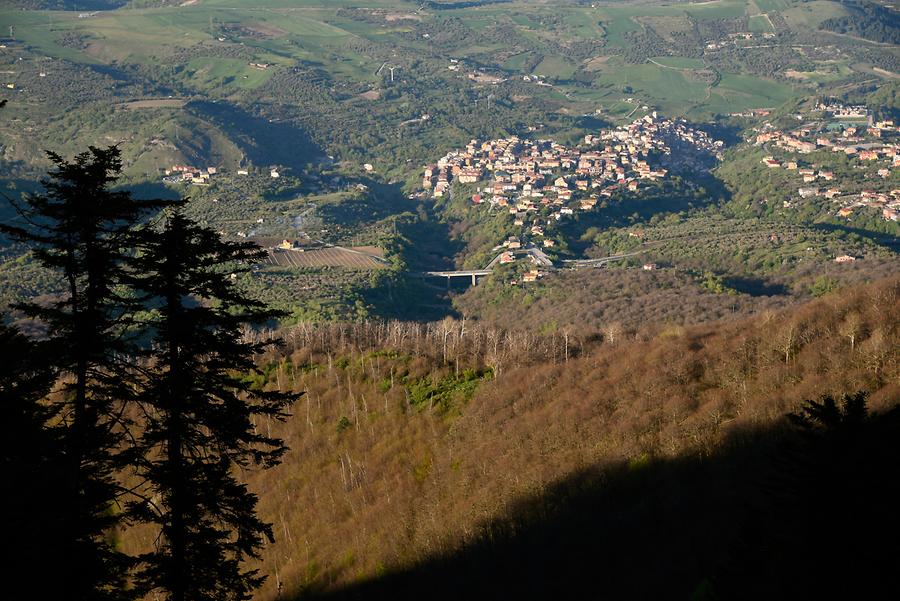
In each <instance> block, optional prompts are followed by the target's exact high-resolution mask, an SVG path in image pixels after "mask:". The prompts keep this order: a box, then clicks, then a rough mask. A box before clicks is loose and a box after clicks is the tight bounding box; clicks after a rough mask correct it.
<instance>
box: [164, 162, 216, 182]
mask: <svg viewBox="0 0 900 601" xmlns="http://www.w3.org/2000/svg"><path fill="white" fill-rule="evenodd" d="M217 172H218V169H217V168H216V167H206V168H202V169H201V168H198V167H191V166H190V165H172V166H171V167H169V168H168V169H166V170H165V174H166V176H165V177H164V178H163V181H165V182H167V183H172V184H175V183H178V182H188V183H191V184H195V185H197V186H208V185H209V180H210V178H211V177H212V176H214V175H215V174H216V173H217Z"/></svg>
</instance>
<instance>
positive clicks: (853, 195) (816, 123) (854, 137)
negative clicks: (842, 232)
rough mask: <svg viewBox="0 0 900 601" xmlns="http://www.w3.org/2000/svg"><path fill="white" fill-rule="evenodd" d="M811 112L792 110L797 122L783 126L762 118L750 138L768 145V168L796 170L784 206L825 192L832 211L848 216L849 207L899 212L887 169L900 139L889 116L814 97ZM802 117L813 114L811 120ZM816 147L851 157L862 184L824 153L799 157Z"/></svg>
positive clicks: (889, 214)
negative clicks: (787, 127) (793, 186)
mask: <svg viewBox="0 0 900 601" xmlns="http://www.w3.org/2000/svg"><path fill="white" fill-rule="evenodd" d="M814 113H815V114H814V115H797V117H798V119H801V120H803V121H804V124H803V125H801V126H800V127H797V128H795V129H792V130H790V131H783V130H780V129H777V128H775V127H773V126H772V125H771V124H769V123H766V124H765V125H763V126H762V127H761V128H760V130H759V132H758V133H757V135H756V137H755V139H754V143H755V144H756V145H757V146H762V147H765V148H767V149H769V150H770V151H777V153H778V156H776V155H775V152H773V154H771V155H768V156H765V157H764V158H763V159H762V163H763V164H764V165H766V166H767V167H769V168H772V169H787V170H790V171H793V172H796V174H797V188H796V190H795V194H793V195H792V198H791V199H790V200H784V201H783V205H784V208H791V207H792V206H794V204H795V203H797V202H800V201H802V200H804V199H811V198H816V197H824V198H826V199H828V200H830V201H831V202H832V203H834V214H836V215H837V216H838V217H842V218H847V219H852V216H853V214H854V211H856V210H858V209H860V208H862V207H867V208H870V209H875V210H877V211H880V212H881V216H882V218H883V219H885V220H888V221H897V220H898V217H900V188H894V187H893V185H895V184H893V183H892V178H891V175H892V170H893V169H894V168H895V167H897V166H898V165H900V144H898V138H897V127H896V126H895V124H894V122H893V121H890V120H880V121H876V120H875V119H874V118H873V116H872V114H871V112H870V111H869V110H868V109H867V108H866V107H865V106H858V105H843V104H840V103H835V102H819V103H817V104H816V106H815V109H814ZM807 117H818V118H817V119H815V120H812V119H808V118H807ZM821 152H835V153H843V154H844V155H846V156H848V157H851V158H852V159H855V161H854V163H855V165H854V168H855V169H858V170H860V171H862V172H864V173H863V179H864V182H865V183H864V184H863V185H860V184H859V182H854V181H852V180H849V179H848V178H846V177H845V178H842V177H841V174H839V173H836V172H835V170H834V169H833V167H832V166H830V165H828V164H827V163H828V161H827V157H826V159H825V160H819V159H820V155H816V156H815V157H813V158H814V159H815V160H814V161H804V160H803V158H804V157H803V156H795V155H810V154H813V153H821Z"/></svg>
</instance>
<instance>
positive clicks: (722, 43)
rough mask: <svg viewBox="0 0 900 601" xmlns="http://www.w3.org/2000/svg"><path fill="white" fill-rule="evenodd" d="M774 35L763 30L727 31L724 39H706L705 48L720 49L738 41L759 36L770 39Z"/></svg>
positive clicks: (750, 40)
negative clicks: (756, 31) (758, 31)
mask: <svg viewBox="0 0 900 601" xmlns="http://www.w3.org/2000/svg"><path fill="white" fill-rule="evenodd" d="M774 37H775V34H774V33H771V32H768V31H767V32H764V33H755V32H752V31H738V32H736V33H729V34H728V35H727V36H726V37H725V38H724V39H721V40H707V41H706V49H707V50H721V49H723V48H728V47H729V46H738V45H739V42H742V41H744V42H752V41H754V40H758V39H760V38H762V39H766V40H771V39H773V38H774Z"/></svg>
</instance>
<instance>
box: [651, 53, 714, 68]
mask: <svg viewBox="0 0 900 601" xmlns="http://www.w3.org/2000/svg"><path fill="white" fill-rule="evenodd" d="M650 60H652V61H653V62H655V63H659V64H660V65H662V66H664V67H672V68H673V69H703V68H704V67H705V66H706V61H704V60H702V59H699V58H687V57H683V56H655V57H653V58H652V59H650Z"/></svg>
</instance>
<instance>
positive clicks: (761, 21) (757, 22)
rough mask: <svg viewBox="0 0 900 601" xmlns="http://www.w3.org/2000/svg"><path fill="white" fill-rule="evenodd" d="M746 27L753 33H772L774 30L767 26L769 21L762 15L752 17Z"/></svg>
mask: <svg viewBox="0 0 900 601" xmlns="http://www.w3.org/2000/svg"><path fill="white" fill-rule="evenodd" d="M748 21H749V22H748V27H749V28H750V31H752V32H753V33H773V32H774V30H773V29H772V26H771V25H770V24H769V19H767V18H766V17H765V16H764V15H753V16H752V17H750V18H749V19H748Z"/></svg>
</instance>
